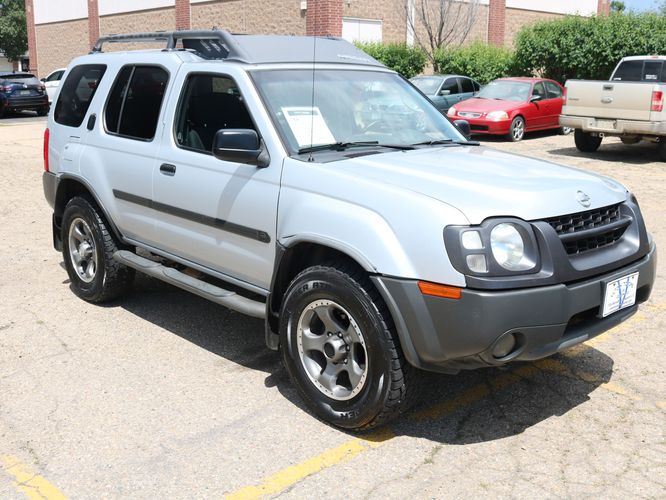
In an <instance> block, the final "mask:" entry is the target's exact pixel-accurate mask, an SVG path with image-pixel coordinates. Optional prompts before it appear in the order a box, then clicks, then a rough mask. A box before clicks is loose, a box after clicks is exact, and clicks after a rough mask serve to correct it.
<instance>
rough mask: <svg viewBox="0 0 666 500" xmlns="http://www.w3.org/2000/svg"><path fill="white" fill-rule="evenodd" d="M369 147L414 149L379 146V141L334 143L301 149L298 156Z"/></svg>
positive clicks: (399, 145) (396, 145) (398, 145)
mask: <svg viewBox="0 0 666 500" xmlns="http://www.w3.org/2000/svg"><path fill="white" fill-rule="evenodd" d="M367 146H377V147H380V148H391V149H398V150H401V151H406V150H410V149H414V146H410V145H402V144H379V142H378V141H355V142H342V141H340V142H334V143H331V144H317V145H316V146H308V147H306V148H301V149H299V150H298V154H299V155H300V154H303V153H315V152H317V151H327V150H332V151H344V150H346V149H349V148H362V147H367Z"/></svg>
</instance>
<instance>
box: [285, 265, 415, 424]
mask: <svg viewBox="0 0 666 500" xmlns="http://www.w3.org/2000/svg"><path fill="white" fill-rule="evenodd" d="M280 346H281V350H282V359H283V362H284V364H285V367H286V369H287V372H288V373H289V376H290V377H291V380H292V382H293V383H294V385H295V386H296V388H297V389H298V391H299V393H300V394H301V396H302V397H303V399H304V401H305V402H306V404H307V405H308V406H309V407H310V409H311V410H312V411H313V412H314V413H315V414H316V415H317V416H318V417H320V418H321V419H322V420H324V421H326V422H329V423H331V424H333V425H335V426H338V427H342V428H345V429H354V430H365V429H370V428H372V427H376V426H379V425H382V424H384V423H386V422H388V421H389V420H391V419H392V418H394V417H396V416H397V415H398V414H399V413H401V412H402V411H403V410H405V409H406V408H408V407H409V405H410V404H411V402H412V401H413V399H414V393H413V392H414V389H415V386H416V381H415V380H414V376H415V375H416V370H415V369H414V368H413V367H412V366H411V365H409V364H408V363H407V362H406V360H405V358H404V355H403V353H402V350H401V348H400V344H399V342H398V339H397V335H396V333H395V328H394V326H393V322H392V320H391V316H390V314H389V312H388V310H387V308H386V305H385V304H384V302H383V301H382V299H381V297H380V296H379V294H378V292H377V290H376V289H375V288H374V286H373V285H372V283H371V282H370V280H369V279H368V277H367V275H366V274H365V273H364V272H363V271H362V270H361V269H359V268H357V267H356V266H354V265H353V264H349V263H345V262H336V263H332V264H329V265H322V266H316V267H311V268H308V269H306V270H304V271H303V272H301V273H300V274H299V275H298V276H296V277H295V278H294V280H293V281H292V282H291V284H290V286H289V288H288V290H287V293H286V295H285V299H284V302H283V306H282V311H281V315H280Z"/></svg>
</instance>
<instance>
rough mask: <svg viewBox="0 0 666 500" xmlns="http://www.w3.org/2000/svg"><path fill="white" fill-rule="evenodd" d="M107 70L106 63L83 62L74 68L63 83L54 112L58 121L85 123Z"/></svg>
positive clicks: (61, 122) (63, 122)
mask: <svg viewBox="0 0 666 500" xmlns="http://www.w3.org/2000/svg"><path fill="white" fill-rule="evenodd" d="M105 71H106V65H104V64H82V65H81V66H76V67H75V68H72V70H71V71H70V72H69V75H68V76H67V79H66V80H65V83H63V85H62V90H61V91H60V96H59V97H58V102H57V103H56V107H55V111H54V113H53V117H54V119H55V121H56V122H57V123H60V124H61V125H66V126H68V127H79V126H80V125H81V123H83V118H84V117H85V116H86V113H87V112H88V108H89V107H90V101H92V98H93V97H94V96H95V92H97V87H99V82H100V80H101V79H102V76H104V72H105Z"/></svg>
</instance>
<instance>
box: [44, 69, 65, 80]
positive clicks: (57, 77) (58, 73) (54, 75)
mask: <svg viewBox="0 0 666 500" xmlns="http://www.w3.org/2000/svg"><path fill="white" fill-rule="evenodd" d="M63 73H64V71H56V72H55V73H51V74H50V75H49V76H48V77H47V78H46V81H47V82H57V81H58V80H60V79H61V78H62V74H63Z"/></svg>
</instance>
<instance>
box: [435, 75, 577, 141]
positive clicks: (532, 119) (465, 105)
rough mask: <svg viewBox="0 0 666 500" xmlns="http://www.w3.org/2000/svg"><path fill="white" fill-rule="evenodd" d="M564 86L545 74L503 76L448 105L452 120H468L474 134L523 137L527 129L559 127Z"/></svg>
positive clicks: (513, 137)
mask: <svg viewBox="0 0 666 500" xmlns="http://www.w3.org/2000/svg"><path fill="white" fill-rule="evenodd" d="M563 94H564V88H563V87H562V85H560V84H559V83H557V82H556V81H553V80H545V79H543V78H524V77H519V78H500V79H498V80H494V81H492V82H490V83H489V84H488V85H486V86H485V87H483V90H481V92H479V93H478V94H477V95H476V97H474V98H473V99H468V100H466V101H463V102H460V103H459V104H456V105H455V106H452V107H451V108H450V109H449V112H448V115H449V118H451V119H452V120H467V121H468V122H469V125H470V128H471V131H472V134H492V135H504V136H506V137H507V138H508V139H509V140H511V141H514V142H515V141H520V140H522V138H523V136H524V135H525V132H532V131H535V130H545V129H559V128H560V123H559V118H560V113H561V112H562V103H563V102H564V101H563Z"/></svg>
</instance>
